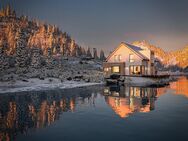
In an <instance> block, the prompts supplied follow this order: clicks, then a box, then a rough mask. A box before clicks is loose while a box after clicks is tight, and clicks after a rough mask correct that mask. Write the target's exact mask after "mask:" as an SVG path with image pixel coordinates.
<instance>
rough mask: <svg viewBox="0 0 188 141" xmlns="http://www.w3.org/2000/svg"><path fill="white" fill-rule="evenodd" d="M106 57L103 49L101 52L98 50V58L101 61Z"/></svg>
mask: <svg viewBox="0 0 188 141" xmlns="http://www.w3.org/2000/svg"><path fill="white" fill-rule="evenodd" d="M105 59H106V57H105V55H104V51H103V50H102V49H101V52H100V60H101V61H104V60H105Z"/></svg>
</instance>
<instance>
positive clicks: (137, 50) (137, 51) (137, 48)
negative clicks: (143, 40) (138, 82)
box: [122, 42, 149, 60]
mask: <svg viewBox="0 0 188 141" xmlns="http://www.w3.org/2000/svg"><path fill="white" fill-rule="evenodd" d="M122 43H123V44H125V45H126V46H127V47H129V48H130V49H131V50H133V51H134V52H135V53H137V54H138V55H139V56H140V57H141V58H142V59H145V60H149V58H147V57H146V56H145V55H143V54H142V53H141V52H139V51H141V50H143V49H142V48H140V47H137V46H134V45H131V44H128V43H126V42H122Z"/></svg>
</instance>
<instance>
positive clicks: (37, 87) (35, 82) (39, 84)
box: [0, 78, 102, 93]
mask: <svg viewBox="0 0 188 141" xmlns="http://www.w3.org/2000/svg"><path fill="white" fill-rule="evenodd" d="M98 84H102V83H86V82H83V81H79V82H77V81H63V82H61V80H59V79H56V78H48V79H45V80H40V79H37V78H31V79H27V80H24V81H21V80H18V81H15V82H11V81H9V82H1V83H0V93H14V92H23V91H41V90H50V89H56V88H57V89H67V88H76V87H84V86H92V85H98Z"/></svg>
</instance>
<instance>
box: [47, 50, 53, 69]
mask: <svg viewBox="0 0 188 141" xmlns="http://www.w3.org/2000/svg"><path fill="white" fill-rule="evenodd" d="M46 67H47V68H48V69H52V68H53V67H54V59H53V56H52V49H51V48H48V49H47V54H46Z"/></svg>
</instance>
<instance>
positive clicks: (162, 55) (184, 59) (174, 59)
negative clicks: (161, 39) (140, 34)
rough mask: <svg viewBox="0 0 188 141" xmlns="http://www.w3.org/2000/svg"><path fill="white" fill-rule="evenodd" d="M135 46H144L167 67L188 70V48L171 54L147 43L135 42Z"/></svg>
mask: <svg viewBox="0 0 188 141" xmlns="http://www.w3.org/2000/svg"><path fill="white" fill-rule="evenodd" d="M133 45H136V46H140V47H142V46H144V47H147V48H149V49H151V50H153V51H154V52H155V57H156V58H157V59H158V60H160V61H161V63H162V64H164V65H165V66H166V67H169V66H177V67H181V68H186V67H187V66H188V46H186V47H184V48H182V49H180V50H176V51H171V52H165V51H164V50H163V49H161V48H159V47H156V46H154V45H151V44H150V43H148V42H146V41H135V42H133Z"/></svg>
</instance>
